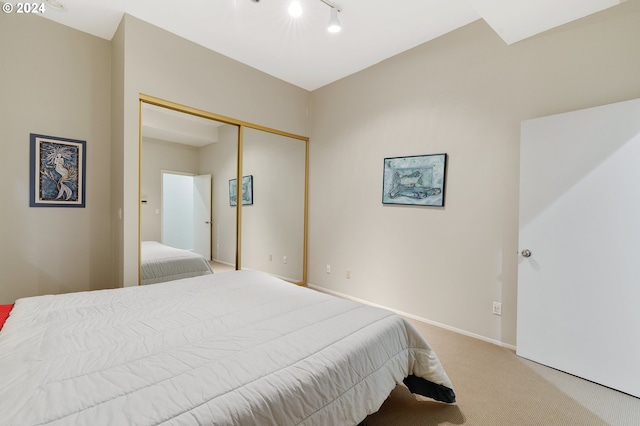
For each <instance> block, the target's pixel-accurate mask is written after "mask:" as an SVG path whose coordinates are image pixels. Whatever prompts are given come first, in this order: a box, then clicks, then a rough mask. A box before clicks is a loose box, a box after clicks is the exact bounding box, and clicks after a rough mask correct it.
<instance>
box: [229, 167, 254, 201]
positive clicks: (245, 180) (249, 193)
mask: <svg viewBox="0 0 640 426" xmlns="http://www.w3.org/2000/svg"><path fill="white" fill-rule="evenodd" d="M237 194H238V189H237V179H231V180H229V205H230V206H235V205H237V201H236V199H237ZM251 204H253V175H249V176H243V177H242V205H243V206H247V205H251Z"/></svg>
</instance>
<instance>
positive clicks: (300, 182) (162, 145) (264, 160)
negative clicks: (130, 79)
mask: <svg viewBox="0 0 640 426" xmlns="http://www.w3.org/2000/svg"><path fill="white" fill-rule="evenodd" d="M308 152H309V138H307V137H305V136H298V135H293V134H290V133H286V132H282V131H279V130H275V129H270V128H267V127H263V126H258V125H253V124H250V123H246V122H243V121H238V120H235V119H232V118H228V117H223V116H219V115H215V114H213V113H208V112H205V111H202V110H196V109H194V108H191V107H187V106H183V105H178V104H175V103H172V102H169V101H164V100H161V99H157V98H153V97H151V96H147V95H142V94H141V95H140V187H139V191H140V198H141V199H140V210H139V215H140V216H139V217H140V227H139V230H140V242H141V244H140V246H141V250H140V252H141V255H140V265H141V273H140V275H141V279H140V283H141V284H145V283H146V282H145V279H144V274H143V273H142V271H143V270H145V269H146V268H145V265H146V263H145V260H144V257H145V256H144V251H143V250H142V247H144V246H145V245H146V244H142V243H143V242H147V241H155V242H160V243H163V242H165V243H166V242H170V241H176V240H180V242H171V244H174V245H175V246H179V248H181V249H186V250H192V251H199V249H198V247H199V246H201V245H202V243H200V245H199V243H198V241H199V240H200V237H202V236H207V237H210V238H211V240H210V242H207V243H204V245H205V246H207V245H208V246H209V247H210V249H211V252H210V253H211V254H210V255H209V254H205V257H206V258H211V259H212V262H211V264H212V267H213V270H214V273H215V272H223V271H227V270H234V269H253V270H259V271H263V272H266V273H269V274H271V275H275V276H278V277H281V278H283V279H285V280H287V281H290V282H293V283H296V284H306V270H307V266H306V252H307V250H306V246H307V241H306V235H307V234H306V233H307V185H308V183H307V182H308V172H307V167H308V155H309V154H308ZM241 176H252V185H253V203H252V204H246V205H245V204H242V203H236V204H237V205H235V206H231V205H230V196H229V181H230V180H233V179H238V178H240V177H241ZM174 178H175V180H176V181H183V180H187V181H189V182H191V181H193V182H195V181H198V180H200V181H202V180H204V181H208V182H209V183H210V184H211V189H204V190H203V189H202V188H201V187H200V186H199V184H197V183H193V186H192V187H191V186H190V185H191V184H187V186H186V187H181V189H178V190H177V192H178V194H179V195H180V196H181V197H184V196H185V194H188V197H187V200H185V199H184V198H183V199H182V200H181V201H179V202H178V203H177V204H176V203H173V202H172V201H170V199H167V198H169V197H170V196H169V194H168V192H165V191H164V189H165V188H164V186H168V184H165V185H164V186H163V181H164V180H165V179H167V180H168V181H172V180H174ZM205 188H206V187H205ZM236 188H238V193H236V197H237V196H238V195H240V194H239V191H240V189H241V188H242V186H237V185H236ZM202 193H209V195H210V196H211V198H210V201H208V200H206V199H205V198H206V197H201V196H200V195H201V194H202ZM192 199H193V200H194V201H191V200H192ZM202 204H204V205H206V206H209V207H210V213H209V212H206V213H205V217H204V218H198V217H199V216H198V214H199V213H198V211H199V210H200V209H199V208H198V206H201V205H202ZM176 205H177V206H179V209H178V210H183V207H186V206H187V205H188V206H192V207H193V210H189V211H188V212H186V213H185V212H184V211H181V214H182V216H181V218H180V219H177V220H175V221H173V222H171V223H165V226H169V227H172V228H171V232H169V231H168V230H166V229H165V230H163V221H164V220H165V219H168V217H167V216H170V214H169V213H174V212H173V209H176ZM205 210H206V209H205ZM185 217H186V218H189V217H195V219H194V220H193V223H192V224H191V225H192V226H191V227H184V228H180V229H179V230H177V229H176V228H177V227H178V226H182V224H183V223H184V222H187V221H188V219H185ZM205 224H206V226H205ZM174 227H175V228H174ZM203 227H204V228H203ZM174 231H175V232H174ZM169 234H176V235H178V236H179V237H180V238H176V239H175V240H174V239H169ZM185 234H192V235H193V240H190V239H189V238H182V237H184V236H185ZM183 240H185V241H186V242H185V241H183ZM174 279H177V278H174Z"/></svg>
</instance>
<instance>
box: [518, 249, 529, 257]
mask: <svg viewBox="0 0 640 426" xmlns="http://www.w3.org/2000/svg"><path fill="white" fill-rule="evenodd" d="M520 254H522V257H531V250H529V249H524V250H522V253H520Z"/></svg>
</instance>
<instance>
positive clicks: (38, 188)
mask: <svg viewBox="0 0 640 426" xmlns="http://www.w3.org/2000/svg"><path fill="white" fill-rule="evenodd" d="M30 142H31V153H30V178H29V190H30V196H29V206H31V207H84V206H85V173H86V159H87V155H86V141H80V140H75V139H66V138H59V137H55V136H45V135H38V134H35V133H31V134H30Z"/></svg>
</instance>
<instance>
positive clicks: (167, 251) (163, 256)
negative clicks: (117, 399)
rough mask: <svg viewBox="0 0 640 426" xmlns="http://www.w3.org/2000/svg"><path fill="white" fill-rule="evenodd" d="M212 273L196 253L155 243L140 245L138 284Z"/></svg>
mask: <svg viewBox="0 0 640 426" xmlns="http://www.w3.org/2000/svg"><path fill="white" fill-rule="evenodd" d="M212 273H213V271H212V270H211V265H210V264H209V261H208V260H207V259H205V258H204V257H203V256H201V255H199V254H197V253H194V252H191V251H188V250H182V249H177V248H174V247H169V246H166V245H164V244H161V243H159V242H157V241H142V242H141V243H140V276H141V279H140V284H156V283H160V282H165V281H172V280H178V279H181V278H190V277H197V276H199V275H206V274H212Z"/></svg>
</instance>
